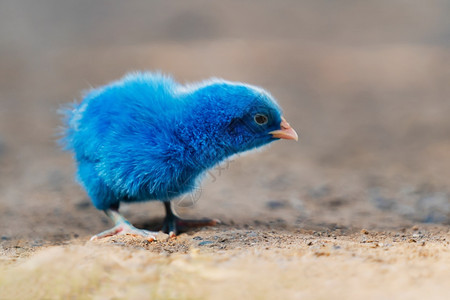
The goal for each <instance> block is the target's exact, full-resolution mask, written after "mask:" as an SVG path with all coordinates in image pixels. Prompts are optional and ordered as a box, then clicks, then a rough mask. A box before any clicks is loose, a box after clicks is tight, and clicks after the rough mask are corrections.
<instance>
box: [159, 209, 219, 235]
mask: <svg viewBox="0 0 450 300" xmlns="http://www.w3.org/2000/svg"><path fill="white" fill-rule="evenodd" d="M164 207H165V208H166V217H165V218H164V223H163V227H162V229H161V231H163V232H165V233H167V234H169V236H170V237H174V236H176V235H177V234H178V233H179V232H180V231H184V230H186V229H188V228H195V227H205V226H214V225H217V224H219V223H220V221H219V220H217V219H203V220H185V219H181V218H180V217H178V216H177V215H176V214H175V213H174V212H173V210H172V205H171V203H170V202H164Z"/></svg>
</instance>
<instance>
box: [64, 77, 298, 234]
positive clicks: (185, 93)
mask: <svg viewBox="0 0 450 300" xmlns="http://www.w3.org/2000/svg"><path fill="white" fill-rule="evenodd" d="M64 114H65V127H66V129H65V132H64V137H63V139H62V141H63V143H64V145H65V149H66V150H70V151H72V152H73V154H74V159H75V161H76V164H77V168H78V172H77V175H78V176H77V177H78V181H79V182H80V183H81V185H82V186H83V187H84V188H85V189H86V191H87V193H88V195H89V197H90V198H91V200H92V203H93V204H94V205H95V207H96V208H97V209H100V210H104V211H105V213H106V214H107V215H108V216H109V217H110V218H111V219H112V220H113V221H114V223H115V226H114V227H113V228H112V229H110V230H107V231H104V232H102V233H100V234H97V235H95V236H93V237H92V239H97V238H102V237H106V236H111V235H116V234H133V235H140V236H143V237H145V238H146V239H148V240H153V239H155V235H156V232H151V231H147V230H142V229H137V228H135V227H134V226H132V224H130V222H128V221H127V220H126V219H125V218H124V217H123V216H122V215H121V214H120V213H119V205H120V203H121V202H138V201H149V200H159V201H162V202H163V203H164V205H165V208H166V217H165V219H164V225H163V228H162V230H163V231H165V232H167V233H169V235H170V236H175V235H176V234H177V233H178V232H179V230H180V228H182V227H189V226H208V225H214V224H215V223H216V221H215V220H198V221H194V220H183V219H181V218H179V217H178V216H177V215H175V214H174V213H173V211H172V208H171V204H170V201H171V200H173V199H174V198H175V197H178V196H180V195H182V194H185V193H189V192H190V191H192V190H193V189H194V188H195V187H196V186H197V185H198V184H199V181H200V179H201V178H202V175H203V174H205V172H206V171H208V170H209V169H211V168H212V167H214V166H215V165H217V164H218V163H220V162H221V161H223V160H224V159H226V158H227V157H229V156H231V155H234V154H237V153H241V152H244V151H248V150H252V149H255V148H258V147H261V146H264V145H266V144H268V143H271V142H273V141H275V140H278V139H290V140H297V139H298V137H297V133H296V132H295V130H294V129H293V128H292V127H291V126H290V125H289V124H288V123H287V122H286V120H285V119H284V118H283V117H282V115H281V109H280V107H279V106H278V104H277V103H276V101H275V100H274V99H273V98H272V97H271V95H270V94H269V93H267V92H266V91H264V90H263V89H261V88H258V87H255V86H251V85H248V84H243V83H238V82H229V81H225V80H222V79H209V80H206V81H203V82H200V83H195V84H189V85H181V84H179V83H177V82H176V81H174V79H172V77H170V76H166V75H163V74H160V73H151V72H136V73H131V74H128V75H126V76H125V77H123V78H122V79H120V80H118V81H115V82H112V83H110V84H108V85H106V86H103V87H100V88H97V89H93V90H91V91H89V92H88V93H86V95H85V96H84V99H83V101H82V102H81V103H80V104H76V105H74V106H73V107H71V108H70V109H66V110H65V111H64Z"/></svg>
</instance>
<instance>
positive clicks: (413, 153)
mask: <svg viewBox="0 0 450 300" xmlns="http://www.w3.org/2000/svg"><path fill="white" fill-rule="evenodd" d="M74 3H75V2H73V4H68V3H62V2H60V1H43V2H40V3H39V4H38V3H37V2H35V1H31V0H29V1H2V2H1V3H0V51H1V52H0V53H1V59H0V299H60V298H77V299H78V298H80V299H92V298H94V299H168V298H169V299H246V298H250V299H251V298H253V299H277V298H286V299H300V298H301V299H304V298H306V299H380V298H381V299H427V300H428V299H448V298H449V295H450V294H449V289H448V286H450V245H449V242H450V227H449V225H450V200H449V199H450V185H449V181H448V180H449V178H450V118H448V115H449V112H450V101H449V99H450V85H449V82H450V72H449V68H448V66H449V65H450V52H449V46H450V44H449V39H448V38H447V37H448V36H449V33H450V23H449V18H448V15H449V13H450V7H449V5H448V4H446V3H445V2H440V1H428V2H427V5H423V4H422V2H421V1H416V2H408V3H406V2H404V1H373V2H360V1H355V2H353V1H343V2H341V3H340V4H339V5H335V4H332V3H331V2H329V1H310V2H300V1H286V2H284V1H283V2H282V3H281V2H279V1H273V2H272V1H258V2H257V3H256V2H252V1H245V2H244V3H242V2H241V1H226V2H209V1H208V2H203V1H190V3H187V2H186V1H178V2H177V1H175V2H173V1H171V2H170V3H169V2H168V3H166V2H164V3H147V2H145V1H143V2H139V3H138V2H136V3H133V4H131V2H128V1H127V3H125V2H123V3H121V4H117V3H116V4H115V5H109V2H108V5H106V3H102V1H99V2H98V3H97V2H96V4H89V3H85V4H74ZM333 3H334V2H333ZM134 69H150V70H154V69H160V70H163V71H165V72H168V73H172V74H174V76H175V78H176V79H178V80H180V81H181V82H190V81H196V80H201V79H204V78H207V77H210V76H219V77H224V78H226V79H230V80H240V81H244V82H249V83H253V84H256V85H261V86H263V87H265V88H267V89H268V90H270V91H271V92H272V94H273V95H274V96H275V97H276V98H277V99H278V100H279V103H280V104H281V106H282V107H283V108H284V110H285V117H286V119H287V120H288V121H289V122H290V123H291V125H292V126H293V127H294V128H295V129H296V130H297V131H298V132H299V134H300V141H299V143H294V142H282V141H279V142H276V143H274V144H273V145H272V146H270V147H269V148H268V149H265V150H264V151H263V152H260V153H253V154H251V155H245V156H243V157H236V158H233V159H231V160H229V161H227V162H225V163H224V164H222V165H221V166H218V167H217V168H215V169H214V170H212V171H211V172H210V174H209V175H208V176H207V177H206V178H205V180H204V182H203V184H202V186H201V187H200V188H199V189H198V190H197V191H196V192H195V193H194V194H193V195H189V196H186V197H183V198H181V199H178V200H177V201H175V208H176V210H177V211H178V213H179V214H180V215H182V216H185V217H211V218H218V219H220V220H222V221H223V224H221V225H219V226H216V227H211V228H203V229H196V230H192V231H188V232H185V233H182V234H180V235H179V236H178V237H176V238H175V239H168V238H167V236H166V235H164V234H160V235H159V236H158V240H157V241H154V242H147V241H145V240H142V239H140V238H137V237H133V236H119V237H111V238H106V239H103V240H99V241H94V242H90V241H89V238H90V236H91V235H93V234H95V233H98V232H100V231H102V230H105V229H107V228H108V227H109V226H111V225H112V224H111V223H110V222H109V220H108V219H107V218H106V217H105V216H104V215H103V214H102V213H101V212H99V211H97V210H96V209H95V208H93V206H92V205H91V204H90V201H89V199H88V198H87V196H86V194H85V193H84V191H83V190H82V189H81V188H80V187H79V186H78V185H77V184H76V182H75V181H74V172H75V168H74V166H73V162H72V159H71V156H70V154H68V153H63V152H61V151H60V150H59V149H58V147H57V145H56V143H55V140H56V133H57V131H58V126H59V125H60V122H59V119H58V116H57V114H56V110H57V108H58V106H59V105H61V104H62V103H66V102H70V101H72V100H73V99H77V98H79V96H80V91H81V90H83V89H88V88H89V87H90V86H96V85H100V84H104V83H106V82H108V81H110V80H113V79H116V78H118V77H120V76H122V75H123V74H124V73H125V72H127V71H130V70H134ZM121 209H122V212H123V213H124V215H125V216H126V217H127V218H128V219H129V220H130V221H131V222H132V223H133V224H135V225H136V226H137V227H140V228H147V229H150V230H158V228H159V226H160V224H161V221H162V217H163V207H162V205H161V204H160V203H157V202H152V203H141V204H134V205H126V206H124V207H122V208H121Z"/></svg>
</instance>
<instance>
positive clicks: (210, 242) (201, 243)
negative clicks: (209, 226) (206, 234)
mask: <svg viewBox="0 0 450 300" xmlns="http://www.w3.org/2000/svg"><path fill="white" fill-rule="evenodd" d="M213 243H214V242H212V241H203V242H200V243H198V245H199V246H205V245H210V244H213Z"/></svg>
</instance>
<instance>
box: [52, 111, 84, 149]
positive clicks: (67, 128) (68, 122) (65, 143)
mask: <svg viewBox="0 0 450 300" xmlns="http://www.w3.org/2000/svg"><path fill="white" fill-rule="evenodd" d="M83 106H84V105H82V104H80V103H76V102H72V103H66V104H63V105H61V106H60V107H59V109H58V114H59V115H60V116H61V121H62V125H61V126H60V127H59V130H58V133H57V136H58V145H59V146H60V147H61V148H62V149H64V150H67V151H71V150H73V148H74V145H73V141H74V139H73V138H74V134H75V132H76V131H78V126H79V122H80V119H81V116H82V113H83V110H84V109H85V107H83Z"/></svg>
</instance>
